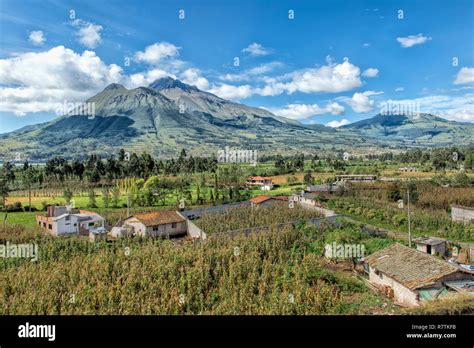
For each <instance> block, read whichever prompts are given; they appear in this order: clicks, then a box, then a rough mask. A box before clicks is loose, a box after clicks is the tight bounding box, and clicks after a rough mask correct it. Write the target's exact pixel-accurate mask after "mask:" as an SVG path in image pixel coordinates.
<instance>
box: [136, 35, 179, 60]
mask: <svg viewBox="0 0 474 348" xmlns="http://www.w3.org/2000/svg"><path fill="white" fill-rule="evenodd" d="M179 49H180V47H176V46H175V45H173V44H171V43H169V42H165V41H163V42H157V43H154V44H152V45H150V46H147V47H145V50H144V51H143V52H141V51H139V52H137V53H135V59H136V60H137V61H139V62H144V63H148V64H157V63H160V62H162V61H163V60H164V59H166V58H172V57H177V56H178V55H179Z"/></svg>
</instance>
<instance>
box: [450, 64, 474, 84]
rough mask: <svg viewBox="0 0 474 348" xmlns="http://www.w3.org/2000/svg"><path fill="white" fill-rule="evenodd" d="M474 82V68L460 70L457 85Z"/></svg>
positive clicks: (456, 80)
mask: <svg viewBox="0 0 474 348" xmlns="http://www.w3.org/2000/svg"><path fill="white" fill-rule="evenodd" d="M473 82H474V68H468V67H464V68H462V69H461V70H459V72H458V74H457V75H456V79H455V80H454V84H455V85H461V84H466V83H473Z"/></svg>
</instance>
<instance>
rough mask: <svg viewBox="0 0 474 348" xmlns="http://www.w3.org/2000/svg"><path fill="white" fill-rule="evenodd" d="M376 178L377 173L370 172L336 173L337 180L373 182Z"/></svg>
mask: <svg viewBox="0 0 474 348" xmlns="http://www.w3.org/2000/svg"><path fill="white" fill-rule="evenodd" d="M375 180H377V175H372V174H344V175H336V181H338V182H374V181H375Z"/></svg>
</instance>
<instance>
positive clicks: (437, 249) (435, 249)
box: [416, 243, 446, 255]
mask: <svg viewBox="0 0 474 348" xmlns="http://www.w3.org/2000/svg"><path fill="white" fill-rule="evenodd" d="M416 250H419V251H423V252H424V253H427V252H428V246H427V245H425V244H417V245H416ZM430 254H431V255H436V254H439V255H445V254H446V243H440V244H436V245H432V246H431V253H430Z"/></svg>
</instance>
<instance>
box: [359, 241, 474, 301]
mask: <svg viewBox="0 0 474 348" xmlns="http://www.w3.org/2000/svg"><path fill="white" fill-rule="evenodd" d="M365 263H366V266H368V273H369V281H370V282H371V283H372V284H374V285H375V286H376V287H378V288H379V290H381V291H382V292H383V293H385V294H386V295H388V296H389V297H391V298H393V299H394V300H395V302H397V303H399V304H403V305H408V306H417V305H420V304H421V303H423V301H428V300H432V299H436V298H439V297H442V296H445V295H447V294H448V291H447V289H446V283H447V282H452V281H459V280H473V279H474V278H473V276H472V275H471V274H468V273H467V272H463V271H462V270H461V269H460V268H459V267H458V266H456V265H454V264H451V263H449V262H446V261H444V260H442V259H440V258H438V257H436V256H433V255H430V254H428V253H426V252H423V251H419V250H415V249H412V248H409V247H407V246H404V245H401V244H398V243H396V244H393V245H391V246H389V247H387V248H385V249H382V250H379V251H377V252H375V253H373V254H372V255H370V256H368V257H367V258H366V259H365Z"/></svg>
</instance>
